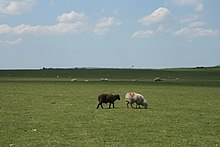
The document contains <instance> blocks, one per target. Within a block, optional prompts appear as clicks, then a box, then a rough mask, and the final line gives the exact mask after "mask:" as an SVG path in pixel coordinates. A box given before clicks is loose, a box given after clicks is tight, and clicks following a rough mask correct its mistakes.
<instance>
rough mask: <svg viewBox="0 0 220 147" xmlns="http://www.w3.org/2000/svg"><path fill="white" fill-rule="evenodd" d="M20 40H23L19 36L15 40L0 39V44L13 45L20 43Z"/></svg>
mask: <svg viewBox="0 0 220 147" xmlns="http://www.w3.org/2000/svg"><path fill="white" fill-rule="evenodd" d="M22 41H23V40H22V39H21V38H18V39H16V40H6V41H0V44H1V45H4V46H14V45H18V44H21V43H22Z"/></svg>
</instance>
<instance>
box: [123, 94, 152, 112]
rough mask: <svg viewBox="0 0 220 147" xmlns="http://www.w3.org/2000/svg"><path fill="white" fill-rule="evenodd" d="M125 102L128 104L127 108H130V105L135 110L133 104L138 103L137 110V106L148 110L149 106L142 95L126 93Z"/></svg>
mask: <svg viewBox="0 0 220 147" xmlns="http://www.w3.org/2000/svg"><path fill="white" fill-rule="evenodd" d="M125 102H126V105H127V108H128V104H130V105H131V107H132V108H134V107H133V105H132V104H133V103H136V108H137V105H138V106H139V108H140V106H143V107H144V108H147V106H148V104H147V101H146V100H145V99H144V96H143V95H141V94H138V93H135V92H128V93H126V95H125Z"/></svg>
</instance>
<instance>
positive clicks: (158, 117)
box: [0, 69, 220, 146]
mask: <svg viewBox="0 0 220 147" xmlns="http://www.w3.org/2000/svg"><path fill="white" fill-rule="evenodd" d="M197 70H198V69H196V71H195V70H192V69H191V70H186V71H185V70H180V71H178V72H177V73H175V71H173V70H170V69H169V70H165V71H161V70H156V71H148V72H146V71H142V70H140V71H133V70H132V71H130V70H129V71H126V72H124V71H125V70H123V72H122V71H121V70H116V71H112V70H108V69H104V70H100V71H94V70H92V71H84V72H82V71H77V72H82V73H80V74H79V73H78V78H82V79H87V78H88V79H89V78H90V79H96V78H98V79H99V78H100V77H103V76H105V75H106V74H109V78H113V79H123V78H126V79H129V78H130V79H137V78H139V79H141V78H140V77H143V79H144V77H145V78H148V80H149V81H147V82H130V81H127V82H125V81H124V82H120V81H115V82H87V83H86V82H69V80H67V79H68V76H67V75H69V72H71V74H74V76H76V73H73V72H75V71H37V74H36V73H35V72H34V71H28V72H26V71H13V72H17V74H15V73H10V74H11V75H12V74H14V76H15V77H16V76H17V77H16V78H13V80H11V78H12V77H8V76H3V75H5V74H6V73H7V72H6V73H4V74H3V73H2V71H0V75H1V78H0V81H1V82H0V87H1V88H0V99H1V103H0V125H1V126H0V146H10V145H11V146H73V145H75V146H104V145H106V146H144V145H149V146H193V145H194V146H219V145H220V140H219V138H220V123H219V122H220V116H219V112H220V108H219V105H220V89H219V80H220V78H219V75H220V74H218V75H217V74H216V72H217V73H218V72H219V70H213V69H212V70H213V72H212V70H210V69H209V70H206V71H205V73H203V72H201V70H204V69H199V70H198V71H199V72H200V73H199V75H200V78H198V71H197ZM193 71H194V72H193ZM10 72H11V71H10ZM18 72H20V73H18ZM23 72H25V74H24V73H23ZM29 72H30V73H31V74H30V73H29ZM38 72H39V73H38ZM42 72H43V73H42ZM50 72H51V74H50ZM150 72H153V73H150ZM167 72H169V75H168V74H165V73H167ZM189 72H190V74H189ZM61 73H63V74H61ZM95 73H98V76H97V75H95ZM41 74H42V75H44V77H43V79H44V80H40V79H41V76H40V75H41ZM57 74H59V75H61V76H63V77H67V78H66V79H61V80H57V79H55V78H54V79H53V80H48V79H47V78H48V77H51V78H53V77H54V76H55V75H57ZM156 74H158V75H159V76H164V75H166V76H167V75H168V76H170V77H176V76H177V75H178V77H179V78H181V79H186V78H187V79H188V80H186V81H184V80H179V81H175V80H172V79H171V80H167V81H164V82H162V83H154V82H152V80H151V78H153V77H154V75H156ZM6 75H7V74H6ZM30 75H31V76H30ZM33 75H35V77H34V76H33ZM36 75H37V76H36ZM45 75H47V78H45ZM86 75H90V77H87V76H86ZM92 75H94V76H95V77H93V76H92ZM190 75H191V76H190ZM196 75H197V76H196ZM18 77H20V78H18ZM26 77H31V80H30V79H29V78H26ZM36 77H37V78H36ZM201 77H203V78H201ZM35 78H36V79H37V80H34V79H35ZM20 79H22V80H20ZM25 79H26V80H25ZM143 79H142V80H143ZM213 83H214V84H213ZM200 85H201V86H200ZM128 91H137V92H140V93H142V94H143V95H144V96H145V97H146V99H147V100H148V102H149V109H147V110H145V109H126V108H125V103H124V100H123V96H124V94H125V93H126V92H128ZM102 92H113V93H119V94H120V95H121V97H122V100H121V101H117V102H116V103H115V106H116V108H115V109H104V110H102V109H98V110H96V109H95V108H96V106H97V100H96V97H97V95H98V94H100V93H102ZM106 107H107V106H106Z"/></svg>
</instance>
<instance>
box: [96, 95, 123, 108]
mask: <svg viewBox="0 0 220 147" xmlns="http://www.w3.org/2000/svg"><path fill="white" fill-rule="evenodd" d="M116 100H120V96H119V95H113V94H100V95H99V96H98V101H99V104H98V106H97V109H98V108H99V106H100V105H101V107H102V109H103V106H102V103H105V104H106V103H110V104H109V109H110V108H111V104H113V108H115V105H114V102H115V101H116Z"/></svg>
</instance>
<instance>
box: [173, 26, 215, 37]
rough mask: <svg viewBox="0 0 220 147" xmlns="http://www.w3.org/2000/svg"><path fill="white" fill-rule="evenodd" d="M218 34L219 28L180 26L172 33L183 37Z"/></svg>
mask: <svg viewBox="0 0 220 147" xmlns="http://www.w3.org/2000/svg"><path fill="white" fill-rule="evenodd" d="M216 35H219V30H212V29H202V28H181V29H179V30H177V31H176V32H174V33H173V36H179V37H184V38H188V39H191V38H197V37H209V36H216Z"/></svg>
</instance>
